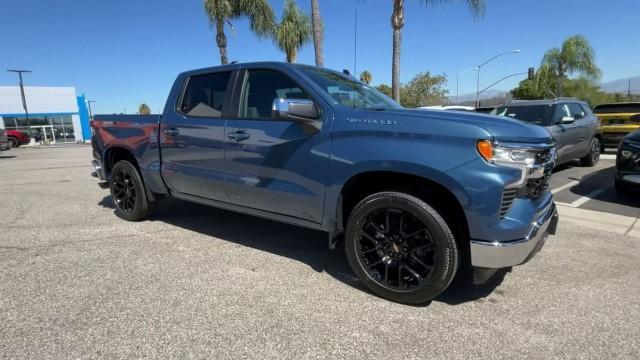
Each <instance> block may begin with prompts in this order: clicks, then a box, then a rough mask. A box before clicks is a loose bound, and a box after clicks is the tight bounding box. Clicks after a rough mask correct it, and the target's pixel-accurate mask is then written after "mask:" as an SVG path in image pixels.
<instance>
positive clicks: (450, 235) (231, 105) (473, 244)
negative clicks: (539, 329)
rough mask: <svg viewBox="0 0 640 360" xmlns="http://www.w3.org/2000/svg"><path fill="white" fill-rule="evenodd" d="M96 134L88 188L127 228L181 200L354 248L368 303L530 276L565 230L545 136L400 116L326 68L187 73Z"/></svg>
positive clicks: (461, 119) (104, 119)
mask: <svg viewBox="0 0 640 360" xmlns="http://www.w3.org/2000/svg"><path fill="white" fill-rule="evenodd" d="M91 126H92V132H93V137H92V146H93V157H94V160H93V166H94V172H93V174H92V175H93V176H95V177H97V178H98V179H99V184H100V185H101V186H102V187H103V188H109V189H110V191H111V197H112V199H113V203H114V204H115V214H116V215H117V216H119V217H121V218H123V219H125V220H130V221H138V220H142V219H145V218H147V217H149V216H150V215H151V214H152V212H153V210H154V208H155V207H156V204H157V203H158V201H159V200H161V199H162V198H165V197H174V198H178V199H182V200H186V201H191V202H195V203H199V204H206V205H210V206H214V207H219V208H224V209H228V210H232V211H237V212H242V213H247V214H251V215H255V216H260V217H265V218H268V219H272V220H276V221H282V222H286V223H290V224H294V225H298V226H302V227H306V228H310V229H316V230H322V231H325V232H326V233H328V239H329V247H330V248H334V247H335V246H336V245H337V244H338V243H341V242H342V240H343V241H344V247H345V252H346V255H347V259H348V261H349V264H350V265H351V267H352V269H353V271H354V272H355V274H356V275H357V276H358V277H359V279H360V280H361V281H362V282H363V283H364V284H365V285H366V286H367V287H368V288H369V289H370V290H372V291H373V292H374V293H376V294H378V295H379V296H382V297H384V298H387V299H390V300H393V301H397V302H403V303H411V304H420V303H426V302H428V301H430V300H432V299H433V298H435V297H436V296H437V295H438V294H440V293H441V292H443V291H444V290H445V289H446V288H447V287H448V286H449V285H450V283H451V281H452V280H453V279H454V277H455V276H456V274H457V273H459V272H460V273H462V271H463V270H462V269H465V271H466V273H467V274H473V276H474V280H476V282H481V281H483V280H486V279H488V278H489V277H490V276H492V274H493V273H495V271H497V269H501V268H508V267H512V266H515V265H520V264H523V263H525V262H526V261H528V260H529V259H530V258H531V257H532V256H533V255H534V254H536V253H537V252H538V251H539V250H540V248H541V247H542V245H543V244H544V242H545V240H546V239H547V236H548V235H549V234H554V233H555V230H556V226H557V221H558V215H557V211H556V207H555V204H554V202H553V198H552V195H551V193H550V192H549V191H548V189H547V187H548V184H549V177H550V175H551V170H552V169H553V167H554V162H555V159H556V147H555V145H554V143H553V141H552V138H551V137H550V134H549V133H548V132H547V131H546V130H545V129H544V128H542V127H539V126H535V125H531V124H527V123H525V122H521V121H518V120H514V119H504V118H498V117H494V116H489V115H483V114H475V113H463V112H447V111H436V110H407V109H403V108H402V107H401V106H400V105H398V104H397V103H396V102H394V101H393V100H391V99H389V98H388V97H386V96H385V95H383V94H382V93H380V92H378V91H376V90H375V89H374V88H373V87H370V86H368V85H366V84H363V83H361V82H359V81H357V80H355V79H353V78H352V77H350V76H347V75H345V74H342V73H339V72H334V71H331V70H327V69H322V68H317V67H312V66H305V65H293V64H283V63H273V62H263V63H251V64H231V65H225V66H220V67H213V68H207V69H200V70H194V71H188V72H185V73H182V74H180V75H179V76H178V77H177V79H176V81H175V83H174V85H173V87H172V89H171V92H170V93H169V96H168V99H167V102H166V105H165V108H164V112H163V113H162V114H161V115H145V116H135V115H96V116H95V118H94V120H93V121H92V123H91ZM212 226H215V219H212ZM247 226H250V224H247ZM301 241H303V240H301ZM471 271H473V272H471Z"/></svg>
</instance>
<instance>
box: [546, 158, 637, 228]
mask: <svg viewBox="0 0 640 360" xmlns="http://www.w3.org/2000/svg"><path fill="white" fill-rule="evenodd" d="M615 165H616V162H615V151H614V149H608V150H607V151H606V153H605V154H603V155H602V158H601V160H600V162H599V163H598V165H596V166H595V167H593V168H588V167H581V166H580V162H579V161H575V162H572V163H568V164H564V165H561V166H559V167H557V168H556V169H555V170H554V175H553V177H552V178H551V184H550V188H551V191H552V192H553V193H554V194H555V200H556V203H559V204H561V205H564V206H568V207H573V208H579V209H586V210H594V211H600V212H605V213H610V214H616V215H621V216H630V217H636V218H637V217H640V196H638V197H635V198H634V197H632V196H628V195H627V196H625V195H620V194H618V193H617V192H616V190H615V188H614V186H613V179H614V174H615Z"/></svg>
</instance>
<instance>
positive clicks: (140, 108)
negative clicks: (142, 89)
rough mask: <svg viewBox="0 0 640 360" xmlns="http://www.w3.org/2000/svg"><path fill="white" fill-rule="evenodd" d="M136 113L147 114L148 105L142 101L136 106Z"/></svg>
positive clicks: (148, 112)
mask: <svg viewBox="0 0 640 360" xmlns="http://www.w3.org/2000/svg"><path fill="white" fill-rule="evenodd" d="M138 114H140V115H149V114H151V109H150V108H149V105H147V104H145V103H142V104H140V106H138Z"/></svg>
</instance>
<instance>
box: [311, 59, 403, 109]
mask: <svg viewBox="0 0 640 360" xmlns="http://www.w3.org/2000/svg"><path fill="white" fill-rule="evenodd" d="M302 71H303V72H304V73H305V74H306V75H307V76H308V77H310V78H311V80H313V81H314V82H315V83H316V84H318V85H319V86H320V87H321V88H322V89H323V90H324V91H326V92H327V94H329V95H330V96H331V97H332V98H333V99H335V100H336V101H337V102H339V103H341V104H342V105H344V106H348V107H350V108H354V109H363V110H387V109H400V108H402V106H400V105H399V104H398V103H396V102H395V101H393V100H392V99H391V98H389V97H388V96H386V95H384V94H383V93H381V92H380V91H378V90H376V89H375V88H373V87H371V86H369V85H366V84H363V83H361V82H359V81H356V80H354V79H352V78H349V77H347V76H345V75H343V74H340V73H337V72H334V71H330V70H325V69H318V68H311V67H308V68H307V67H304V68H302Z"/></svg>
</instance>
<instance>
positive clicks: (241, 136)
mask: <svg viewBox="0 0 640 360" xmlns="http://www.w3.org/2000/svg"><path fill="white" fill-rule="evenodd" d="M227 137H229V139H232V140H235V141H242V140H247V139H248V138H250V136H249V134H247V133H246V132H245V131H243V130H239V131H235V132H232V133H229V134H228V135H227Z"/></svg>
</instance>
